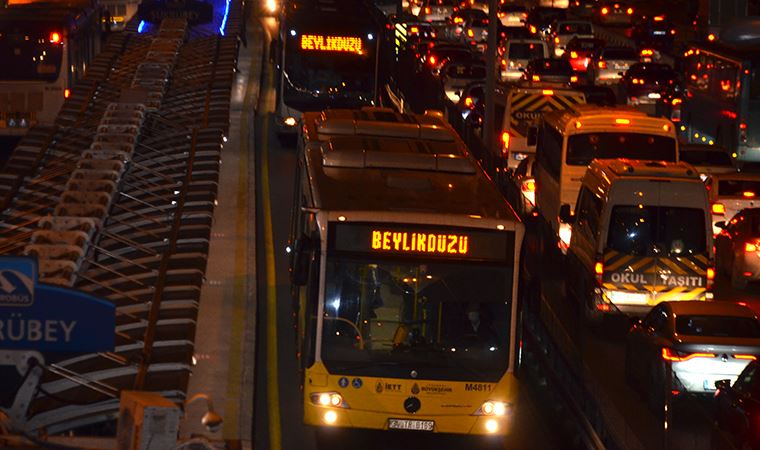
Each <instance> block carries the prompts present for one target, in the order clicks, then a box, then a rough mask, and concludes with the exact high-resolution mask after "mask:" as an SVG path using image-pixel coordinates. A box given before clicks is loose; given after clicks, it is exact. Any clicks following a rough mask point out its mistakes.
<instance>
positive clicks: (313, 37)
mask: <svg viewBox="0 0 760 450" xmlns="http://www.w3.org/2000/svg"><path fill="white" fill-rule="evenodd" d="M301 48H302V49H303V50H317V51H323V52H343V53H356V54H357V55H361V54H362V53H363V50H362V40H361V38H358V37H350V36H322V35H317V34H302V35H301Z"/></svg>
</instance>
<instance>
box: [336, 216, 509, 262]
mask: <svg viewBox="0 0 760 450" xmlns="http://www.w3.org/2000/svg"><path fill="white" fill-rule="evenodd" d="M330 235H331V236H332V237H331V238H328V241H329V242H331V244H330V248H331V249H332V250H337V251H339V252H351V253H365V254H367V253H372V254H376V255H388V256H402V257H409V258H419V257H422V258H428V257H434V258H447V259H457V260H462V259H466V260H476V261H500V262H507V263H512V262H513V261H511V258H513V257H514V250H513V249H514V242H515V235H514V232H513V231H506V230H504V231H498V230H486V229H478V228H463V227H448V226H439V225H412V224H395V223H384V224H377V223H356V222H355V223H334V224H331V226H330Z"/></svg>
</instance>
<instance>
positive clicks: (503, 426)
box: [304, 404, 512, 436]
mask: <svg viewBox="0 0 760 450" xmlns="http://www.w3.org/2000/svg"><path fill="white" fill-rule="evenodd" d="M304 423H306V424H307V425H314V426H320V427H326V428H361V429H369V430H412V431H419V432H421V433H425V432H432V433H450V434H468V435H481V436H505V435H507V434H509V432H510V430H511V427H512V411H511V409H510V410H508V411H507V413H506V414H505V415H503V416H476V415H459V414H456V415H430V416H426V415H423V414H395V413H388V412H376V411H367V410H359V409H350V408H330V407H322V406H316V405H312V404H305V405H304Z"/></svg>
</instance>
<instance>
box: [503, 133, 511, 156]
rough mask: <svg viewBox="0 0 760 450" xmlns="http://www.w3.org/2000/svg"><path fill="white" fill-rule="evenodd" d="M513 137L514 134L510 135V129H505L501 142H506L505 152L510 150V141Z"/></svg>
mask: <svg viewBox="0 0 760 450" xmlns="http://www.w3.org/2000/svg"><path fill="white" fill-rule="evenodd" d="M511 139H512V136H510V135H509V132H508V131H505V132H503V133H501V142H503V143H504V150H503V151H504V152H505V153H506V151H507V150H509V141H510V140H511Z"/></svg>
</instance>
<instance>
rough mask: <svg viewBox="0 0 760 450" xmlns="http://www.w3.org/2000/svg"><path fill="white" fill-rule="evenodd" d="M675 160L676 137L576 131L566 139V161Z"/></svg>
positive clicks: (579, 164) (583, 163) (570, 163)
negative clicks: (616, 159) (576, 132)
mask: <svg viewBox="0 0 760 450" xmlns="http://www.w3.org/2000/svg"><path fill="white" fill-rule="evenodd" d="M595 158H596V159H615V158H628V159H644V160H652V161H668V162H675V161H676V140H675V139H674V138H672V137H668V136H657V135H654V134H644V133H624V132H604V133H583V134H574V135H572V136H570V137H569V138H568V140H567V158H566V160H565V161H566V162H567V164H568V165H571V166H587V165H589V164H591V160H593V159H595Z"/></svg>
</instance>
